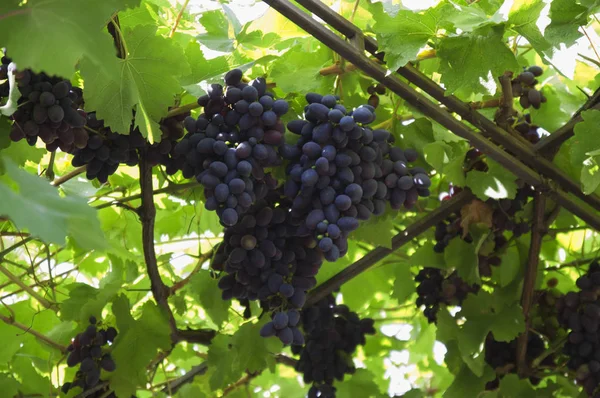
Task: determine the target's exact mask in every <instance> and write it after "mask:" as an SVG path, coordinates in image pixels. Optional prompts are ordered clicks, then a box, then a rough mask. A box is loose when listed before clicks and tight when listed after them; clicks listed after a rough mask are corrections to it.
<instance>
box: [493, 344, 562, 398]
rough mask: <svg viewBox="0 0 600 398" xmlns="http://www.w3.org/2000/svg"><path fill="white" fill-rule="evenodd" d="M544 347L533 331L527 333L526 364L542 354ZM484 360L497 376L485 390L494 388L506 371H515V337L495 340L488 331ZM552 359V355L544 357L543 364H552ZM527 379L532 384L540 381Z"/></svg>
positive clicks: (533, 378)
mask: <svg viewBox="0 0 600 398" xmlns="http://www.w3.org/2000/svg"><path fill="white" fill-rule="evenodd" d="M545 349H546V344H545V343H544V340H543V339H542V338H541V337H540V336H539V335H537V334H535V333H529V334H528V335H527V352H526V354H525V356H526V359H527V364H528V365H531V363H532V362H533V360H534V359H536V358H537V357H539V356H540V355H542V353H543V352H544V351H545ZM485 362H486V363H487V364H488V365H490V366H491V367H492V368H493V369H494V370H495V371H496V374H497V377H496V378H495V379H494V380H492V381H490V382H488V383H487V384H486V386H485V389H486V390H495V389H496V388H498V386H499V384H500V379H501V378H502V377H503V376H504V375H506V374H508V373H516V371H517V369H516V366H517V365H516V364H517V339H514V340H511V341H509V342H506V341H496V340H495V339H494V336H493V335H492V334H491V333H490V334H488V336H487V338H486V340H485ZM553 363H554V359H553V357H552V356H548V357H546V358H544V360H543V361H542V364H543V365H553ZM529 381H530V382H531V383H532V384H533V385H537V384H539V382H540V381H541V379H540V378H538V377H530V378H529Z"/></svg>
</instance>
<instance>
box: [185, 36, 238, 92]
mask: <svg viewBox="0 0 600 398" xmlns="http://www.w3.org/2000/svg"><path fill="white" fill-rule="evenodd" d="M185 56H186V58H187V60H188V63H189V64H190V67H191V72H190V73H189V74H186V75H184V76H183V77H182V78H181V85H182V86H183V87H184V88H185V90H186V91H187V92H188V93H190V94H191V95H194V96H197V97H200V96H202V95H204V94H205V91H204V90H203V89H202V88H201V87H200V86H199V85H198V83H200V82H202V81H204V80H209V81H212V80H215V79H216V78H217V77H220V76H221V75H222V74H223V73H225V72H227V71H229V69H230V67H229V62H228V61H227V58H226V57H224V56H221V57H216V58H212V59H211V60H209V61H207V60H206V58H204V54H203V53H202V50H201V49H200V46H199V45H198V43H194V42H190V43H189V44H188V46H187V47H186V49H185Z"/></svg>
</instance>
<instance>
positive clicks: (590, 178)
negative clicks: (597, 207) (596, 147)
mask: <svg viewBox="0 0 600 398" xmlns="http://www.w3.org/2000/svg"><path fill="white" fill-rule="evenodd" d="M581 185H582V186H583V193H584V194H586V195H590V194H592V193H594V191H595V190H596V189H598V187H599V186H600V156H598V157H594V158H591V159H589V160H587V161H585V162H584V163H583V168H582V169H581Z"/></svg>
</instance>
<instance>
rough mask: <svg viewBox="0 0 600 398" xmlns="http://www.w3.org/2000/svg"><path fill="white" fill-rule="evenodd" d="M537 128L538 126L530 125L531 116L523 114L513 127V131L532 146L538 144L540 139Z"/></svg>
mask: <svg viewBox="0 0 600 398" xmlns="http://www.w3.org/2000/svg"><path fill="white" fill-rule="evenodd" d="M539 128H540V127H539V126H537V125H535V124H533V123H531V114H529V113H527V114H525V115H524V116H523V117H520V118H519V120H518V121H517V124H516V125H515V130H516V131H517V132H518V133H519V134H521V135H522V136H523V138H525V139H526V140H527V141H529V142H531V143H532V144H536V143H538V142H539V141H540V139H541V138H542V137H541V134H540V132H539Z"/></svg>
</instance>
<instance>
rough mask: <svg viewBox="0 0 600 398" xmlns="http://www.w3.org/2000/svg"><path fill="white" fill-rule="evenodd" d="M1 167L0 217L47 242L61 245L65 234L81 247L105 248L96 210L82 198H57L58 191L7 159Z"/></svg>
mask: <svg viewBox="0 0 600 398" xmlns="http://www.w3.org/2000/svg"><path fill="white" fill-rule="evenodd" d="M0 160H1V159H0ZM4 166H5V169H6V176H5V177H4V178H2V179H0V197H2V200H1V201H0V214H4V215H6V216H8V217H10V218H11V219H12V220H13V221H14V222H15V224H16V225H17V226H18V227H19V228H27V229H28V230H29V231H30V232H31V233H32V234H33V235H34V236H38V237H40V239H42V240H43V241H45V242H48V243H58V244H64V243H65V238H66V236H67V235H69V236H71V237H72V238H73V240H74V241H75V242H76V243H77V244H78V245H80V246H81V247H82V248H85V249H104V248H106V242H105V240H104V234H103V232H102V231H101V229H100V223H99V221H98V218H97V216H96V210H94V209H93V208H91V207H90V206H88V204H87V203H86V201H85V200H84V199H83V198H79V197H75V196H67V197H60V196H59V195H58V190H57V189H56V188H54V187H52V186H51V185H50V184H48V183H47V181H45V180H43V179H42V178H39V177H37V176H34V175H31V174H29V173H27V172H26V171H24V170H21V169H19V168H18V167H17V166H16V165H15V164H14V163H13V162H12V161H9V160H8V159H4ZM7 177H8V178H10V179H7ZM15 188H16V189H15Z"/></svg>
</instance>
